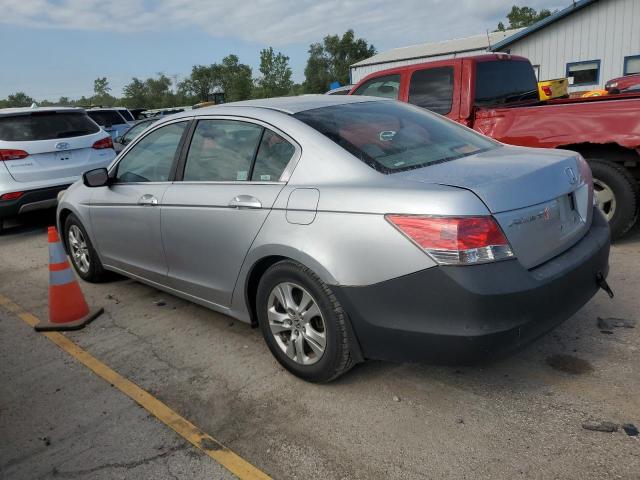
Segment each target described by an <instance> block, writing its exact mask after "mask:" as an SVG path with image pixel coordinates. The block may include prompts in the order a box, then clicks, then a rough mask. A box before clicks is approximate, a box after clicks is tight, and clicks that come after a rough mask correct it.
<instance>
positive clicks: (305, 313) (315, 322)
mask: <svg viewBox="0 0 640 480" xmlns="http://www.w3.org/2000/svg"><path fill="white" fill-rule="evenodd" d="M256 308H257V316H258V322H259V324H260V330H261V331H262V335H263V337H264V339H265V341H266V343H267V346H268V347H269V350H271V353H272V354H273V356H274V357H276V359H277V360H278V362H280V364H281V365H282V366H283V367H284V368H286V369H287V370H289V371H290V372H291V373H293V374H294V375H296V376H298V377H300V378H302V379H304V380H307V381H310V382H317V383H323V382H330V381H331V380H334V379H336V378H337V377H339V376H340V375H342V374H344V373H346V372H347V371H348V370H349V369H350V368H351V367H352V366H353V364H354V361H353V356H352V347H353V342H354V340H353V338H352V335H351V334H350V332H351V330H350V328H349V325H348V323H347V322H348V321H349V320H348V318H347V316H346V314H345V312H344V310H343V308H342V306H341V305H340V303H339V302H338V300H337V298H336V297H335V295H334V294H333V292H332V291H331V288H330V287H329V286H328V285H327V284H325V283H324V282H323V281H322V280H320V278H319V277H318V276H317V275H316V274H315V273H313V272H312V271H311V270H309V269H308V268H306V267H304V266H302V265H300V264H299V263H296V262H293V261H291V260H284V261H281V262H278V263H276V264H275V265H273V266H272V267H271V268H269V270H267V271H266V273H265V274H264V275H263V277H262V279H261V280H260V284H259V286H258V291H257V295H256Z"/></svg>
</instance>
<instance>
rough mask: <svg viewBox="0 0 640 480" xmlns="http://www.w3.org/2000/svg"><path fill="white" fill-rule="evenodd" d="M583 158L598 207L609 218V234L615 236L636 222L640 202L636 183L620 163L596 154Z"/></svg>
mask: <svg viewBox="0 0 640 480" xmlns="http://www.w3.org/2000/svg"><path fill="white" fill-rule="evenodd" d="M587 161H588V163H589V166H590V167H591V172H592V173H593V183H594V194H595V196H596V199H597V201H598V207H599V208H600V210H602V212H603V213H604V215H605V216H606V217H607V220H608V221H609V227H610V228H611V238H612V239H614V240H615V239H618V238H620V237H622V236H623V235H624V234H625V233H627V232H628V231H629V229H630V228H631V227H633V225H634V223H635V222H636V218H637V215H638V203H639V202H640V192H639V190H638V183H637V182H636V179H635V178H633V176H632V175H631V174H630V173H629V171H628V170H627V169H626V168H624V167H623V166H622V165H618V164H617V163H613V162H609V161H607V160H602V159H598V158H587Z"/></svg>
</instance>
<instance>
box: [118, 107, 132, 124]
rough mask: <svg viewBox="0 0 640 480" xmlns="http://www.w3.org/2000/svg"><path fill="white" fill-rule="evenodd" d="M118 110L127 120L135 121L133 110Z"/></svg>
mask: <svg viewBox="0 0 640 480" xmlns="http://www.w3.org/2000/svg"><path fill="white" fill-rule="evenodd" d="M118 112H119V113H120V115H122V116H123V117H124V119H125V120H127V121H129V122H133V121H135V118H133V115H131V112H130V111H129V110H118Z"/></svg>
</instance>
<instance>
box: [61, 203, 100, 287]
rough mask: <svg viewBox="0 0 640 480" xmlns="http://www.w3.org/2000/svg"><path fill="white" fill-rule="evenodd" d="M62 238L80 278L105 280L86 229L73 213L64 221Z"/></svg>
mask: <svg viewBox="0 0 640 480" xmlns="http://www.w3.org/2000/svg"><path fill="white" fill-rule="evenodd" d="M64 239H65V244H66V245H67V248H68V251H69V257H70V258H71V263H72V264H73V268H74V269H75V271H76V272H77V273H78V275H79V276H80V278H82V279H83V280H85V281H87V282H91V283H97V282H101V281H103V280H105V277H106V272H105V271H104V268H103V267H102V263H101V262H100V259H99V258H98V254H97V253H96V251H95V249H94V248H93V245H92V244H91V240H89V236H88V235H87V232H86V230H85V229H84V227H83V226H82V223H80V220H78V217H76V216H75V215H74V214H73V213H72V214H71V215H69V216H68V217H67V219H66V221H65V222H64Z"/></svg>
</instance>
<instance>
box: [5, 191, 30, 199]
mask: <svg viewBox="0 0 640 480" xmlns="http://www.w3.org/2000/svg"><path fill="white" fill-rule="evenodd" d="M23 193H24V192H11V193H3V194H2V195H0V200H15V199H16V198H20V197H21V196H22V194H23Z"/></svg>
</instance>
